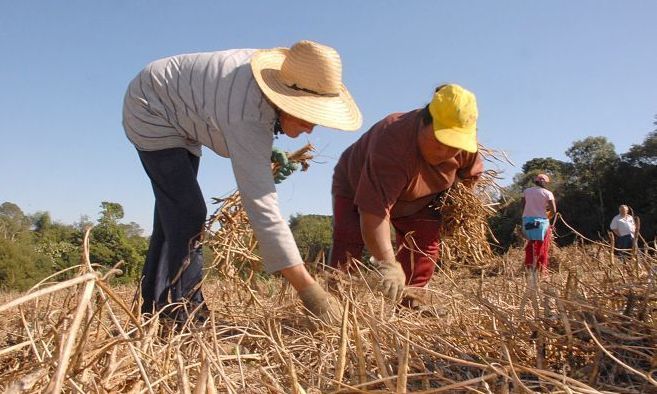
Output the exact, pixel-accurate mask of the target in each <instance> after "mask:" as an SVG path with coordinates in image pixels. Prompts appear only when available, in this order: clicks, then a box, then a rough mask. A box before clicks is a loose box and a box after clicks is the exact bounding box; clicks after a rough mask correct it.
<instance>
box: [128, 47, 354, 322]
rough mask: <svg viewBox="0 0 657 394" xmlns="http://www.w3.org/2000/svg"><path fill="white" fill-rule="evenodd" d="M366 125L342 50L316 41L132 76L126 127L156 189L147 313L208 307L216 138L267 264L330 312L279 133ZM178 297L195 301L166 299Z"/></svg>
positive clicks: (204, 58) (200, 57)
mask: <svg viewBox="0 0 657 394" xmlns="http://www.w3.org/2000/svg"><path fill="white" fill-rule="evenodd" d="M361 123H362V117H361V113H360V111H359V109H358V107H357V106H356V104H355V102H354V101H353V99H352V98H351V96H350V94H349V92H348V91H347V89H346V88H345V86H344V85H343V83H342V65H341V61H340V56H339V55H338V53H337V52H336V51H335V50H334V49H333V48H330V47H327V46H324V45H321V44H318V43H314V42H311V41H300V42H298V43H296V44H295V45H293V46H292V47H291V48H290V49H287V48H275V49H265V50H254V49H235V50H226V51H220V52H208V53H196V54H188V55H178V56H172V57H168V58H165V59H161V60H157V61H154V62H152V63H150V64H149V65H148V66H146V68H145V69H143V70H142V71H141V72H140V73H139V74H138V75H137V77H136V78H135V79H134V80H133V81H132V82H131V83H130V86H129V88H128V92H127V93H126V96H125V103H124V107H123V125H124V128H125V132H126V134H127V136H128V138H129V139H130V141H132V143H133V144H134V145H135V147H136V148H137V152H138V154H139V158H140V159H141V162H142V164H143V166H144V169H145V170H146V173H147V174H148V177H149V178H150V180H151V183H152V187H153V192H154V194H155V215H154V222H153V235H152V237H151V240H150V246H149V250H148V255H147V258H146V262H145V264H144V269H143V278H142V281H141V292H142V296H143V308H142V312H143V313H151V312H154V311H160V312H161V313H162V314H163V315H165V316H168V317H172V318H174V319H175V320H176V321H181V320H187V319H188V318H189V317H190V316H189V315H188V313H191V312H192V311H194V310H205V311H207V309H206V308H205V307H204V303H203V302H204V299H203V295H202V292H201V288H200V282H201V279H202V272H201V270H202V267H203V261H202V255H201V248H200V247H199V242H198V241H199V236H200V234H201V233H202V231H203V225H204V222H205V219H206V205H205V200H204V198H203V194H202V193H201V189H200V188H199V184H198V182H197V180H196V174H197V171H198V167H199V159H200V156H201V147H202V146H205V147H207V148H210V149H211V150H212V151H214V153H216V154H218V155H220V156H223V157H227V158H230V160H231V164H232V168H233V172H234V174H235V178H236V180H237V186H238V189H239V192H240V195H241V198H242V201H243V203H244V207H245V209H246V212H247V214H248V217H249V220H250V222H251V226H252V227H253V230H254V232H255V235H256V237H257V239H258V241H259V250H260V253H261V256H262V259H263V263H264V267H265V270H266V271H268V272H270V273H273V272H280V273H281V274H282V275H283V276H284V277H285V278H286V279H287V280H288V281H289V282H290V283H291V285H292V286H293V287H294V288H295V289H296V290H297V291H298V292H299V296H300V297H301V299H302V301H303V304H304V305H305V307H306V308H307V309H308V310H309V311H310V312H311V313H312V314H314V315H315V316H317V317H319V318H321V319H323V320H325V321H327V320H330V316H329V312H330V306H329V303H328V296H327V293H326V292H325V291H324V290H323V289H322V288H321V287H320V286H319V285H318V284H317V283H316V282H315V280H314V279H313V278H312V277H311V276H310V274H309V273H308V271H307V270H306V268H305V267H304V265H303V260H302V259H301V256H300V254H299V251H298V249H297V246H296V244H295V241H294V238H293V237H292V233H291V231H290V229H289V227H288V225H287V223H286V221H285V220H284V219H283V217H282V215H281V213H280V210H279V205H278V198H277V194H276V188H275V185H274V179H273V177H272V171H271V160H272V158H273V157H275V156H276V155H272V143H273V139H274V135H275V134H279V133H280V134H285V135H287V136H288V137H290V138H296V137H298V136H299V135H301V134H303V133H311V132H312V130H313V127H314V126H315V125H322V126H325V127H330V128H336V129H342V130H356V129H358V128H359V127H360V126H361ZM288 174H289V171H288ZM170 303H178V304H179V305H184V306H185V308H164V307H165V306H166V305H167V304H170ZM195 316H197V317H198V318H199V319H200V320H201V321H202V320H203V319H202V317H199V316H201V314H196V315H195ZM197 321H198V320H197Z"/></svg>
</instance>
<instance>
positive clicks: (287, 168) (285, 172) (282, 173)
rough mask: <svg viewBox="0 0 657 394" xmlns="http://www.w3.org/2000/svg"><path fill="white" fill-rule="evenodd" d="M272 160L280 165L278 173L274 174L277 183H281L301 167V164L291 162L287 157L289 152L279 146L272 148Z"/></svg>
mask: <svg viewBox="0 0 657 394" xmlns="http://www.w3.org/2000/svg"><path fill="white" fill-rule="evenodd" d="M271 161H272V163H277V164H278V165H279V170H278V173H276V175H274V182H275V183H276V184H279V183H281V182H282V181H284V180H285V179H287V177H288V176H290V175H292V173H293V172H294V171H296V170H298V169H299V165H298V164H297V163H290V162H289V161H288V159H287V154H286V153H285V152H284V151H282V150H281V149H279V148H277V147H273V148H272V152H271Z"/></svg>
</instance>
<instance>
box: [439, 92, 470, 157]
mask: <svg viewBox="0 0 657 394" xmlns="http://www.w3.org/2000/svg"><path fill="white" fill-rule="evenodd" d="M429 112H430V113H431V116H432V117H433V132H434V135H435V136H436V139H437V140H438V141H440V142H442V143H443V144H445V145H447V146H451V147H453V148H458V149H463V150H464V151H466V152H471V153H474V152H476V151H477V117H478V116H479V112H478V111H477V99H476V98H475V96H474V94H472V92H470V91H468V90H467V89H464V88H462V87H461V86H459V85H455V84H449V85H445V86H443V87H442V88H440V89H439V90H438V91H437V92H436V93H434V95H433V99H432V100H431V103H430V104H429Z"/></svg>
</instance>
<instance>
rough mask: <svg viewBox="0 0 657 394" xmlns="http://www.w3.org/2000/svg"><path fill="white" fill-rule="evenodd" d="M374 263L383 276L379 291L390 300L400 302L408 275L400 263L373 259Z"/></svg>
mask: <svg viewBox="0 0 657 394" xmlns="http://www.w3.org/2000/svg"><path fill="white" fill-rule="evenodd" d="M372 262H374V263H375V264H376V265H377V269H378V270H379V273H381V275H382V276H383V278H382V279H381V283H380V284H379V286H378V287H379V290H380V291H381V292H382V293H383V295H384V296H385V297H387V298H388V299H390V300H392V301H394V302H399V301H400V300H401V298H402V294H403V293H404V287H405V285H406V274H404V270H403V269H402V266H401V263H399V262H398V261H381V260H376V259H374V258H372Z"/></svg>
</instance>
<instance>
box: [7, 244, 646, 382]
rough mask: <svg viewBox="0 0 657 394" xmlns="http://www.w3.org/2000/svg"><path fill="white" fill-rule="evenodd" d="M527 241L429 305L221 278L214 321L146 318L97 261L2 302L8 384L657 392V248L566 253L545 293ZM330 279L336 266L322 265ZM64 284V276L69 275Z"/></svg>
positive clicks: (358, 287)
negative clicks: (322, 312)
mask: <svg viewBox="0 0 657 394" xmlns="http://www.w3.org/2000/svg"><path fill="white" fill-rule="evenodd" d="M521 252H522V251H521V250H519V249H514V250H511V251H510V252H509V253H508V254H506V255H504V256H499V257H495V258H493V259H491V260H490V261H488V262H487V264H485V265H483V266H481V267H479V268H476V269H474V268H454V267H453V268H452V269H451V270H442V271H440V272H438V273H437V274H436V275H435V276H434V280H433V281H432V282H431V285H430V286H429V288H428V289H426V290H424V291H422V292H421V293H420V294H418V297H421V298H422V299H423V301H424V302H423V304H424V305H423V306H421V307H420V308H419V309H417V310H411V309H406V308H401V309H398V308H395V307H392V306H390V305H389V304H387V303H385V302H383V300H382V299H381V297H380V296H379V295H378V294H376V293H375V292H373V291H371V290H370V287H369V286H368V282H367V280H365V279H364V277H365V278H367V277H368V276H370V275H375V273H372V272H365V273H363V276H360V275H355V276H353V277H352V278H351V280H348V281H347V280H345V281H343V282H342V283H341V285H340V287H339V289H338V292H339V294H338V295H339V299H340V300H341V303H342V305H343V306H344V314H343V317H342V322H341V323H340V324H338V326H336V327H325V326H321V325H319V324H318V323H317V322H314V321H312V320H311V319H310V318H308V317H306V316H305V315H304V314H303V313H302V309H301V304H300V303H299V302H298V300H297V299H296V298H295V296H294V292H293V290H292V289H290V288H288V287H286V286H281V284H280V281H279V279H277V278H262V277H259V276H252V277H251V278H250V279H247V280H242V279H240V276H227V275H223V274H222V273H218V274H216V275H214V276H211V277H208V278H207V279H206V281H205V283H204V289H205V290H204V291H205V294H206V298H207V300H208V302H209V306H210V308H211V309H212V310H213V314H212V315H213V316H212V319H211V320H210V321H209V322H208V323H207V325H206V327H204V328H202V329H184V330H183V331H182V332H179V333H174V332H164V330H162V328H161V327H159V326H158V322H157V320H156V319H154V320H151V321H147V322H140V321H139V316H138V315H137V314H136V313H135V312H134V306H131V303H132V300H133V298H134V289H133V288H129V287H122V288H113V287H111V286H109V285H108V284H107V282H106V279H104V278H103V277H102V276H101V274H99V273H97V272H92V271H91V269H90V267H85V266H83V267H81V268H80V274H79V275H78V276H76V277H75V278H73V279H70V280H68V281H66V282H60V283H57V284H54V282H51V283H44V284H43V285H42V286H40V287H39V288H38V289H35V290H34V291H32V292H31V293H30V294H31V295H30V294H28V295H21V294H10V295H5V296H3V298H2V300H1V302H2V304H0V305H1V306H0V319H1V320H0V322H1V323H0V389H2V390H3V391H5V392H10V393H19V392H59V391H63V392H84V393H89V392H103V393H104V392H132V393H138V392H139V393H141V392H143V393H147V392H157V393H160V392H162V393H168V392H174V393H175V392H182V393H205V392H209V393H213V392H240V393H241V392H252V393H261V392H262V393H267V392H272V393H303V392H307V393H310V392H368V393H370V392H422V393H438V392H482V393H489V392H493V393H505V392H528V391H533V392H567V393H577V392H581V393H594V392H627V393H647V392H657V382H655V374H654V369H655V368H656V367H657V349H656V348H655V346H656V343H657V328H656V326H655V313H656V304H655V301H656V300H655V299H656V296H657V293H656V291H655V282H654V281H655V277H654V275H655V271H654V267H655V263H656V260H655V258H654V255H651V253H654V252H655V251H654V250H640V251H638V254H637V256H635V258H633V259H631V258H628V259H625V260H620V259H618V258H617V257H616V258H615V257H614V256H613V255H612V254H611V253H610V248H608V247H605V246H603V245H590V244H589V245H586V246H581V245H580V246H572V247H568V248H564V249H561V250H555V251H554V256H553V258H552V261H551V264H552V266H551V268H552V271H551V273H550V275H549V278H548V279H547V280H546V281H543V282H541V283H540V284H539V285H538V286H537V287H536V288H533V287H532V286H531V285H530V284H531V283H532V281H531V280H527V278H525V275H524V269H523V268H522V267H521V261H522V253H521ZM317 275H318V277H320V280H322V279H323V278H324V277H325V276H326V274H325V273H322V272H318V273H317ZM53 279H55V278H53Z"/></svg>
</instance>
